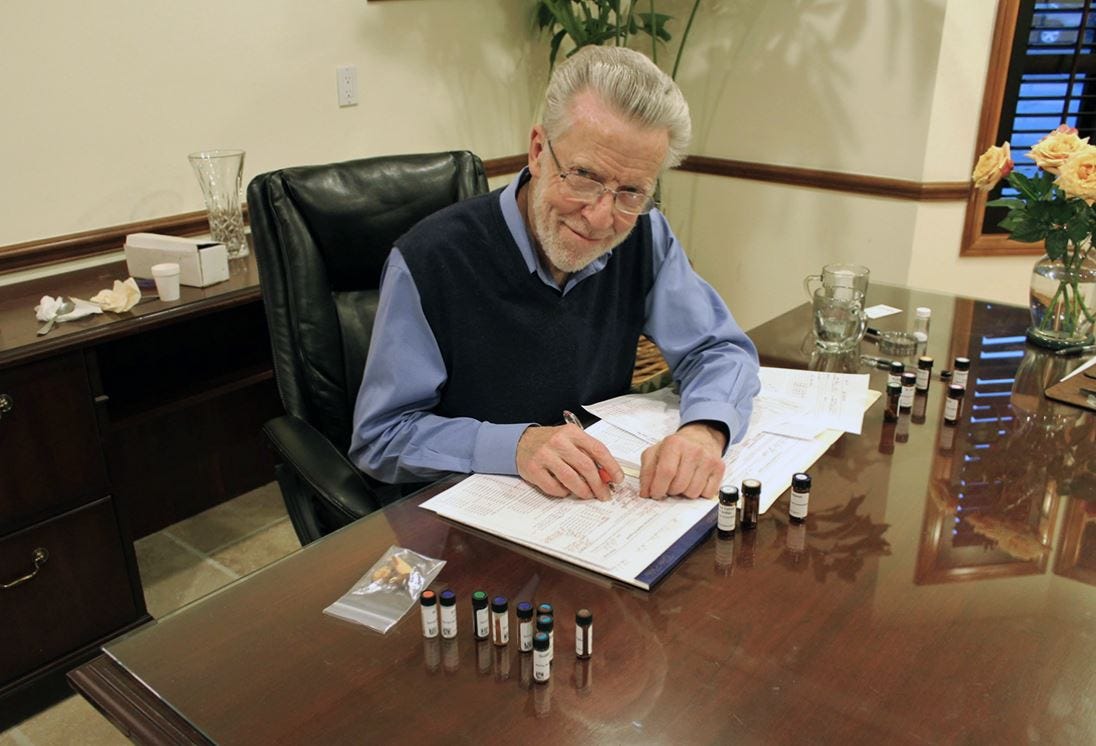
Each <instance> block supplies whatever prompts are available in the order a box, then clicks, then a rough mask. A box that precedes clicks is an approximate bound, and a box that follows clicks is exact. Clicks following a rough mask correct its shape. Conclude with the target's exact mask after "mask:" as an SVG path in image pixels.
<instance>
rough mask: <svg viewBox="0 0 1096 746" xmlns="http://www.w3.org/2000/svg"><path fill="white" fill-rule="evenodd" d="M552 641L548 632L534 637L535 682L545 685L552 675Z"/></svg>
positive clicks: (538, 633) (539, 633)
mask: <svg viewBox="0 0 1096 746" xmlns="http://www.w3.org/2000/svg"><path fill="white" fill-rule="evenodd" d="M551 644H552V643H551V640H549V639H548V633H547V632H537V633H536V634H535V635H533V681H535V682H537V683H538V684H544V683H546V682H547V681H548V678H549V677H550V676H551V675H552V652H551Z"/></svg>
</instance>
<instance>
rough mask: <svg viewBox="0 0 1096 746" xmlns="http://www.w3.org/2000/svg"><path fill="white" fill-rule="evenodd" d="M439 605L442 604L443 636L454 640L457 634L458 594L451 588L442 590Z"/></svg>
mask: <svg viewBox="0 0 1096 746" xmlns="http://www.w3.org/2000/svg"><path fill="white" fill-rule="evenodd" d="M438 605H439V606H441V636H442V637H444V638H445V639H446V640H452V639H453V638H454V637H456V636H457V594H456V593H454V592H453V591H451V590H446V591H442V592H441V595H440V596H439V597H438Z"/></svg>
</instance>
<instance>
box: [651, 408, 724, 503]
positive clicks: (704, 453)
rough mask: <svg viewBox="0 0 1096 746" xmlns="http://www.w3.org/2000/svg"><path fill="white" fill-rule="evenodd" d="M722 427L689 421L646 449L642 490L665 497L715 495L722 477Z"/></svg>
mask: <svg viewBox="0 0 1096 746" xmlns="http://www.w3.org/2000/svg"><path fill="white" fill-rule="evenodd" d="M726 444H727V436H726V435H725V434H724V432H723V430H721V429H720V428H718V427H713V426H712V425H708V424H706V423H703V422H690V423H689V424H687V425H684V426H682V427H681V429H680V430H678V431H677V432H676V433H674V434H673V435H668V436H666V437H665V438H663V439H662V441H661V442H659V443H656V444H655V445H653V446H651V447H650V448H648V449H647V450H646V451H644V452H643V457H642V462H641V464H640V471H639V494H640V496H642V497H653V498H655V499H662V498H664V497H668V496H670V495H674V496H681V497H715V496H716V495H717V494H719V485H720V483H721V482H722V480H723V458H722V455H723V448H724V446H725V445H726Z"/></svg>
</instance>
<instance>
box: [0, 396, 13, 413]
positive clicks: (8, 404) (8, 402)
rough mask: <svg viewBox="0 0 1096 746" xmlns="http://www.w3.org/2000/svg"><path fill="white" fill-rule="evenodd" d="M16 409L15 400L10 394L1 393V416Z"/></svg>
mask: <svg viewBox="0 0 1096 746" xmlns="http://www.w3.org/2000/svg"><path fill="white" fill-rule="evenodd" d="M13 409H15V400H14V399H12V398H11V396H10V395H8V394H0V416H3V415H5V414H7V413H8V412H10V411H11V410H13Z"/></svg>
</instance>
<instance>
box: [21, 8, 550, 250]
mask: <svg viewBox="0 0 1096 746" xmlns="http://www.w3.org/2000/svg"><path fill="white" fill-rule="evenodd" d="M519 5H525V4H524V3H515V2H514V1H513V0H460V2H453V1H452V0H406V1H405V2H386V3H367V2H365V0H328V1H327V2H323V3H307V2H298V1H297V0H231V1H230V2H225V1H223V0H188V1H187V2H174V1H172V0H102V2H82V1H78V0H47V1H46V2H38V1H37V0H6V1H5V2H4V3H3V4H2V5H0V49H3V50H4V59H5V64H4V65H2V66H0V92H2V100H3V111H4V114H3V120H2V121H3V137H2V138H0V143H2V145H0V147H2V148H3V150H2V151H0V155H2V162H3V164H4V178H3V179H0V203H2V204H3V205H4V220H2V221H0V246H2V245H6V244H11V243H18V242H22V241H29V240H34V239H38V238H44V237H49V236H56V235H61V234H66V233H72V232H76V231H82V230H88V229H91V228H98V227H103V226H108V225H117V224H121V223H127V222H131V221H135V220H142V219H146V218H154V217H160V216H164V215H172V214H177V213H181V212H187V211H190V210H198V209H201V208H202V206H203V205H202V198H201V193H200V191H199V189H198V186H197V182H196V181H195V179H194V176H193V174H192V173H191V171H190V167H189V165H188V163H187V159H186V154H187V153H188V152H191V151H194V150H199V149H203V148H211V147H239V148H244V149H245V150H246V151H247V161H246V165H245V180H247V179H250V178H251V177H252V176H254V175H256V174H258V173H261V172H263V171H266V170H270V169H273V168H277V167H280V166H285V165H294V164H302V163H322V162H327V161H334V160H342V159H347V158H354V157H365V156H370V155H379V154H385V153H396V152H416V151H417V152H422V151H432V150H444V149H455V148H468V149H471V150H474V151H475V152H477V153H478V154H480V155H481V156H482V157H485V158H489V157H497V156H503V155H511V154H513V153H515V152H520V151H521V150H523V149H524V143H525V137H526V133H527V130H528V125H529V121H530V118H531V116H532V112H533V106H534V104H533V101H534V99H535V96H531V95H530V91H531V90H536V91H537V92H538V93H539V91H540V90H541V88H542V86H543V80H544V78H545V75H546V73H545V68H546V63H545V62H544V60H543V58H544V56H545V55H544V54H543V53H542V50H541V47H540V45H539V44H537V43H536V42H535V41H534V40H533V39H532V38H531V34H530V28H531V20H530V17H529V16H528V13H527V12H526V11H525V10H524V9H523V12H518V11H517V6H519ZM343 64H355V65H357V66H358V75H359V88H360V101H361V103H360V104H359V105H358V106H356V107H350V108H339V107H338V105H337V102H336V97H335V68H336V66H338V65H343ZM538 78H539V80H538Z"/></svg>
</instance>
